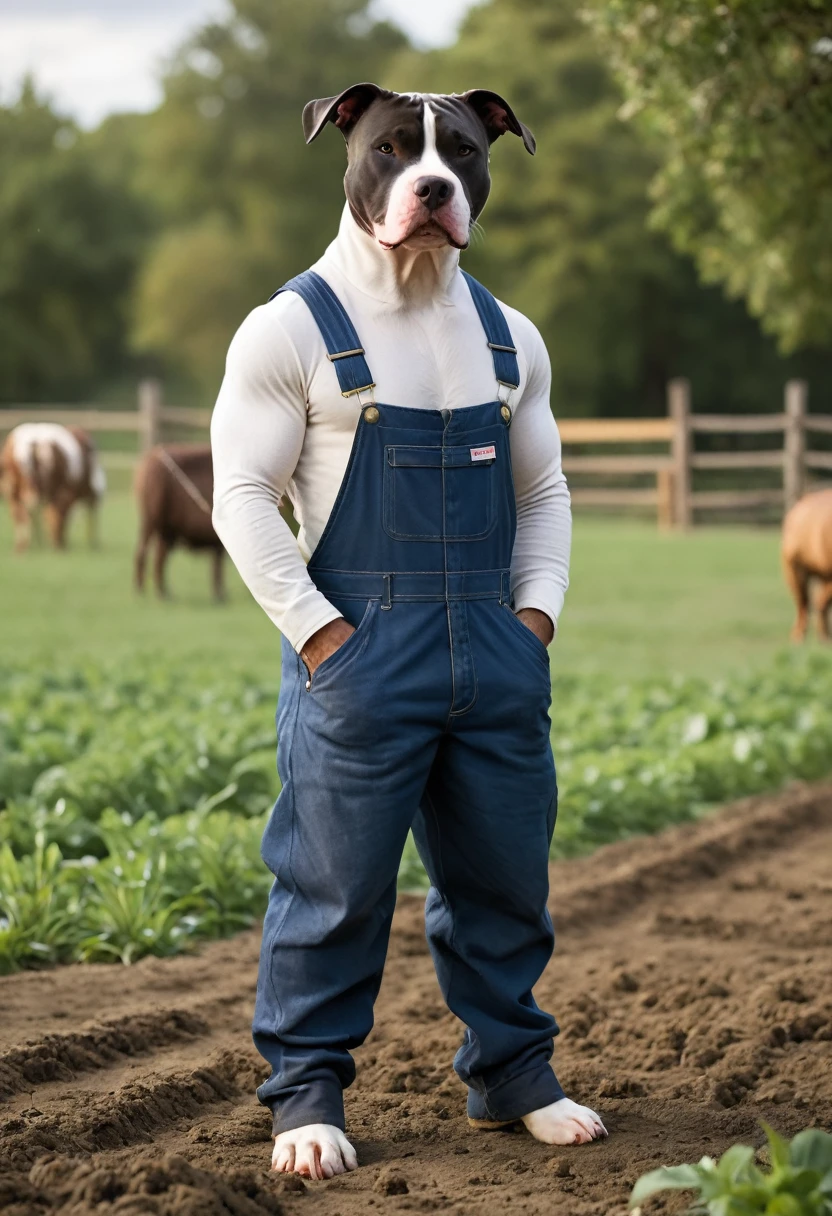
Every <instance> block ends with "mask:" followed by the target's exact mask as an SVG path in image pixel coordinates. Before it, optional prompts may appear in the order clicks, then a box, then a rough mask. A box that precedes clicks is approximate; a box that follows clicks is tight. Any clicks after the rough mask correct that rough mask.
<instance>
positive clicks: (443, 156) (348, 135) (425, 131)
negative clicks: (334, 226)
mask: <svg viewBox="0 0 832 1216" xmlns="http://www.w3.org/2000/svg"><path fill="white" fill-rule="evenodd" d="M329 122H331V123H333V124H334V125H335V126H336V127H340V129H341V131H342V133H343V135H344V138H345V139H346V141H347V159H348V164H347V172H346V176H345V178H344V186H345V189H346V194H347V201H348V203H349V205H350V210H351V211H352V214H353V217H354V218H355V220H356V222H357V223H358V224H359V225H360V226H361V227H362V228H363V229H364V230H365V232H368V233H369V234H370V235H371V236H372V237H373V238H374V239H375V240H376V241H378V243H379V244H380V245H381V246H382V247H383V248H385V249H397V248H399V247H400V246H405V247H406V248H408V249H414V250H418V249H436V248H440V247H441V246H442V245H453V246H454V247H455V248H457V249H465V247H466V246H467V244H468V240H469V235H470V231H471V225H472V224H473V223H474V221H475V220H476V218H477V216H478V215H479V214H480V213H481V211H482V209H483V207H484V206H485V203H486V199H487V198H488V192H489V190H490V189H491V177H490V175H489V171H488V160H489V149H490V147H491V144H493V142H494V140H495V139H498V138H499V137H500V136H501V135H503V134H504V133H505V132H506V131H510V132H511V133H512V134H514V135H518V136H519V137H520V138H521V139H522V140H523V143H524V145H525V147H526V150H527V151H528V152H530V153H532V154H533V153H534V150H535V142H534V136H533V135H532V133H531V131H530V130H529V129H528V127H526V126H525V125H524V124H523V123H522V122H520V121H519V119H518V118H517V117H516V116H515V114H514V111H513V110H512V108H511V106H510V105H509V104H508V102H506V101H504V100H503V98H502V97H500V96H499V95H498V94H497V93H492V92H489V90H487V89H471V90H470V91H469V92H467V93H453V94H433V93H391V92H390V91H389V90H387V89H382V88H379V86H378V85H376V84H355V85H352V86H351V87H350V88H349V89H345V90H344V92H343V93H339V94H338V96H337V97H325V98H322V99H320V100H317V101H310V102H309V103H308V104H307V105H306V106H305V107H304V111H303V132H304V135H305V136H306V142H307V143H311V142H312V140H313V139H315V138H316V137H317V136H318V135H320V133H321V131H322V130H323V128H324V127H325V126H326V124H327V123H329Z"/></svg>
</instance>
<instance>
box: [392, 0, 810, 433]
mask: <svg viewBox="0 0 832 1216" xmlns="http://www.w3.org/2000/svg"><path fill="white" fill-rule="evenodd" d="M530 65H532V69H531V70H530ZM394 75H395V78H396V80H397V81H398V80H403V81H404V83H403V84H401V85H399V86H398V87H400V88H414V87H418V88H429V89H433V90H442V91H445V90H448V91H462V90H463V89H466V88H472V87H487V88H493V89H495V90H496V91H498V92H500V93H502V94H503V95H504V96H505V97H506V98H507V99H508V100H509V102H510V103H511V104H512V105H513V106H514V107H515V109H516V111H517V113H518V115H519V116H520V117H521V118H522V119H523V121H524V122H526V123H528V125H529V126H530V127H531V128H532V130H533V131H534V133H535V136H536V138H537V145H538V150H537V155H536V156H535V157H534V158H532V157H529V156H528V155H527V154H526V153H525V151H524V150H523V148H522V147H521V146H520V143H519V141H518V140H515V139H513V138H512V137H511V136H505V137H503V138H502V139H501V140H500V141H499V143H498V144H496V145H495V147H494V149H493V153H492V176H493V188H492V193H491V198H490V200H489V202H488V206H487V208H486V211H485V213H484V216H483V227H484V229H485V239H484V240H483V241H482V242H481V243H478V244H476V245H475V246H474V248H473V249H472V250H471V251H470V253H468V254H466V255H465V264H466V265H467V266H468V268H469V269H470V270H471V271H472V273H474V274H476V275H478V276H480V277H482V278H483V280H484V281H485V282H486V283H487V284H488V285H489V287H491V288H492V290H494V291H495V292H497V293H498V294H499V295H500V296H501V298H503V299H504V300H507V301H508V302H510V303H511V304H514V305H515V306H517V307H518V308H520V309H522V310H523V311H524V312H526V313H528V315H529V316H531V317H532V319H533V320H534V321H535V322H536V324H537V325H538V326H539V327H540V329H541V331H542V333H543V336H544V338H545V340H546V343H547V346H548V348H549V352H550V354H551V357H552V366H553V390H552V400H553V406H554V408H555V411H556V413H560V414H567V415H569V414H607V415H609V414H640V413H645V412H647V413H661V412H663V411H664V410H665V408H666V405H665V392H666V382H667V380H668V379H669V378H671V377H672V376H678V375H685V376H688V377H690V379H691V380H692V382H693V388H694V395H695V399H696V402H697V408H700V409H708V408H710V409H720V408H721V409H723V410H724V409H726V408H731V409H740V410H742V409H750V410H753V409H760V408H766V406H767V405H769V406H773V405H775V404H776V402H777V398H778V395H779V394H780V392H781V391H782V389H781V384H782V380H783V379H784V378H785V377H786V375H788V374H795V373H797V374H810V375H811V374H815V375H817V374H819V373H820V368H821V363H822V361H821V360H820V359H818V360H813V359H811V358H808V359H803V360H800V361H793V362H792V363H791V364H788V365H785V364H784V363H783V362H782V361H781V360H779V359H778V357H777V355H776V353H775V351H774V349H773V346H772V344H771V343H769V342H768V341H767V340H765V339H764V338H763V337H762V336H761V334H760V331H759V327H758V326H757V324H756V323H755V322H754V321H752V320H751V318H750V317H749V316H748V313H747V311H746V309H745V307H744V306H743V305H741V304H734V303H732V302H729V301H727V300H726V299H725V298H724V296H723V294H722V292H721V291H719V290H718V289H715V288H710V289H708V288H703V287H702V286H701V285H700V284H699V283H698V282H697V277H696V274H695V271H694V268H693V265H692V263H691V262H690V260H689V259H688V258H687V257H683V256H679V255H678V254H677V253H675V252H674V251H673V250H672V248H671V246H670V244H669V242H668V240H667V238H666V237H665V236H664V234H662V233H657V232H655V231H651V230H650V228H649V227H648V224H647V219H648V214H649V210H650V203H649V197H648V187H649V183H650V181H651V179H652V178H653V176H654V175H655V173H656V172H657V170H658V168H659V164H660V160H659V153H658V151H657V149H656V147H655V146H654V145H653V144H652V143H651V142H650V141H649V140H646V139H645V138H644V135H643V133H642V131H640V130H639V129H637V128H635V127H633V126H629V125H627V124H625V123H622V122H621V121H620V119H619V118H618V112H619V109H620V107H621V104H622V94H621V90H620V88H619V87H618V85H617V83H616V82H615V80H614V79H613V76H612V73H611V71H610V69H609V66H608V63H607V60H606V58H605V56H604V54H603V52H602V49H601V47H599V44H598V41H597V40H596V38H595V37H594V36H593V35H592V32H591V31H590V29H588V28H587V26H586V24H585V23H584V22H583V21H581V19H580V14H579V0H547V2H546V3H545V4H544V3H541V0H492V2H491V3H489V4H487V5H483V6H482V7H476V8H474V9H473V10H472V11H471V13H470V14H469V16H468V19H467V21H466V22H465V24H464V26H463V28H462V31H461V33H460V37H459V38H458V39H457V41H456V43H455V44H454V45H453V46H451V47H448V48H447V49H443V50H440V51H436V52H433V53H431V54H428V55H424V54H418V55H417V54H412V53H411V54H409V55H407V56H404V57H402V59H401V60H400V62H399V63H398V64H397V65H395V68H394ZM824 366H826V367H828V361H827V362H826V364H824ZM772 390H774V391H772ZM729 403H730V406H729Z"/></svg>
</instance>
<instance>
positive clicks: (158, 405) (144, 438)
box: [139, 380, 162, 452]
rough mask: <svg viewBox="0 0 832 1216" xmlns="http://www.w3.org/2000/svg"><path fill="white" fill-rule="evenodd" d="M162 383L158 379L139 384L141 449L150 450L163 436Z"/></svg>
mask: <svg viewBox="0 0 832 1216" xmlns="http://www.w3.org/2000/svg"><path fill="white" fill-rule="evenodd" d="M161 414H162V385H161V384H160V383H159V381H158V380H142V381H141V382H140V384H139V423H140V428H141V429H140V440H141V450H142V451H143V452H147V451H149V450H150V449H151V448H152V447H155V445H156V444H157V443H158V442H159V440H160V438H161Z"/></svg>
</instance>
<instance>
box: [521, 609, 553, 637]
mask: <svg viewBox="0 0 832 1216" xmlns="http://www.w3.org/2000/svg"><path fill="white" fill-rule="evenodd" d="M517 619H518V621H522V622H523V624H524V625H525V626H526V628H527V629H531V631H532V633H533V634H535V636H536V637H538V638H540V640H541V642H542V643H543V645H544V646H548V645H549V644H550V643H551V641H552V638H553V637H554V636H555V627H554V625H553V624H552V621H551V619H550V618H549V617H548V616H547V615H546V613H545V612H540V611H539V610H538V609H537V608H521V609H520V611H519V612H518V613H517Z"/></svg>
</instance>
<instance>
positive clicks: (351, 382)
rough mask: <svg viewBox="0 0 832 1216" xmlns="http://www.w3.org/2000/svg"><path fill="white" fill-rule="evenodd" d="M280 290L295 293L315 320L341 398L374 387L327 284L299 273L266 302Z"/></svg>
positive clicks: (355, 339) (355, 338)
mask: <svg viewBox="0 0 832 1216" xmlns="http://www.w3.org/2000/svg"><path fill="white" fill-rule="evenodd" d="M282 291H294V292H296V293H297V294H298V295H299V296H300V297H301V299H302V300H303V301H304V302H305V304H306V306H307V307H308V309H309V311H310V312H311V313H312V316H313V317H314V318H315V322H316V324H317V326H318V329H319V330H320V331H321V337H322V338H323V340H324V345H325V346H326V349H327V356H326V357H327V359H329V360H330V362H331V363H332V364H333V366H334V368H335V371H336V373H337V375H338V383H339V384H340V385H341V396H342V397H351V396H352V395H353V393H360V392H361V391H362V389H371V388H375V384H374V383H373V377H372V376H371V375H370V369H369V367H368V366H367V361H366V359H365V358H364V348H363V347H362V345H361V343H360V342H359V340H358V334H357V333H356V332H355V328H354V326H353V323H352V321H351V320H350V319H349V317H348V316H347V313H346V311H345V309H344V306H343V304H342V303H341V301H340V300H339V299H338V297H337V296H336V294H335V292H334V291H333V290H332V288H331V287H330V286H329V284H328V283H327V282H326V281H325V280H324V279H322V278H321V276H320V275H319V274H316V273H315V271H314V270H304V272H303V274H299V275H297V276H296V278H294V279H290V280H289V282H288V283H284V284H283V286H282V287H279V288H278V289H277V291H276V292H275V293H274V295H271V296H269V299H270V300H273V299H274V298H275V296H279V295H280V293H281V292H282Z"/></svg>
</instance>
